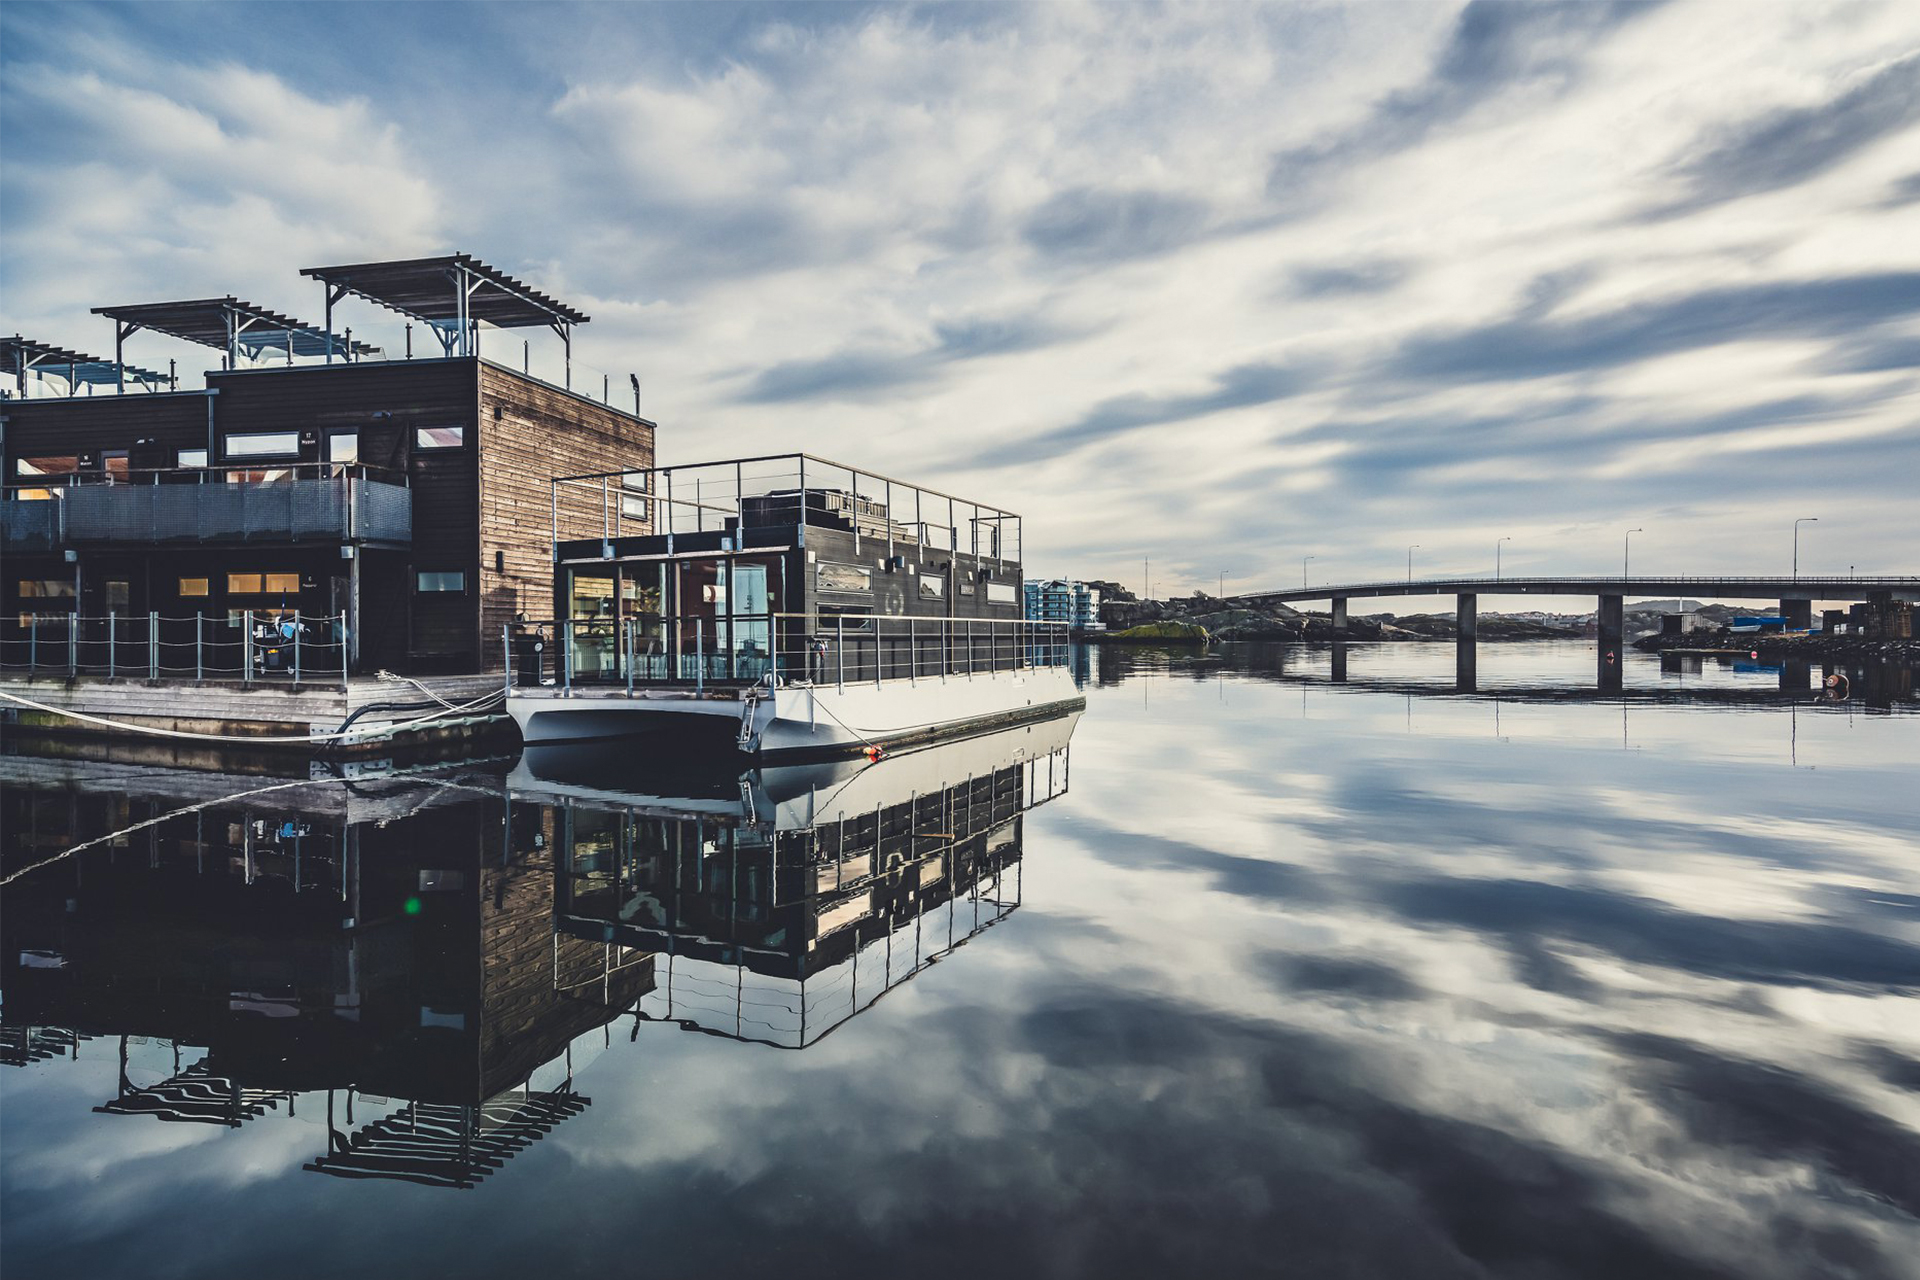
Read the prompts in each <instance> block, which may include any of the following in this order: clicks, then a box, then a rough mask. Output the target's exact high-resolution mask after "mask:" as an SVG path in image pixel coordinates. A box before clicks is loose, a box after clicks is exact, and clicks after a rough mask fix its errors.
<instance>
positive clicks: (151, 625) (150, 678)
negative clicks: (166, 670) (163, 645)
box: [147, 609, 160, 684]
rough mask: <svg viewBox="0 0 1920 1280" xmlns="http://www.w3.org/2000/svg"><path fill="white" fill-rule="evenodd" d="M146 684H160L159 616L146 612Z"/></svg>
mask: <svg viewBox="0 0 1920 1280" xmlns="http://www.w3.org/2000/svg"><path fill="white" fill-rule="evenodd" d="M147 683H148V684H159V683H160V614H159V613H158V612H157V611H156V610H152V609H149V610H148V611H147Z"/></svg>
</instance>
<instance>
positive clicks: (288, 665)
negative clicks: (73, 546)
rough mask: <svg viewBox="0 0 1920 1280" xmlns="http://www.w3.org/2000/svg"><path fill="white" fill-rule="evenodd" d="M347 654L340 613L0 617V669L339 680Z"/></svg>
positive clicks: (157, 677) (344, 675)
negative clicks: (3, 619)
mask: <svg viewBox="0 0 1920 1280" xmlns="http://www.w3.org/2000/svg"><path fill="white" fill-rule="evenodd" d="M351 659H352V651H351V644H350V642H349V637H348V634H347V619H346V615H345V614H300V613H294V612H292V611H289V610H283V609H241V610H232V611H229V612H226V613H220V614H206V613H199V614H192V615H187V616H180V615H171V614H160V613H156V612H149V613H124V614H122V613H114V614H107V615H104V616H93V615H83V614H73V613H30V614H22V615H16V616H14V617H11V618H8V619H6V620H5V621H4V622H0V671H5V672H23V673H25V674H26V675H28V676H29V677H34V676H41V675H46V676H55V677H59V676H64V677H66V678H69V679H72V678H75V677H78V676H82V675H86V676H104V677H106V678H107V679H110V680H118V679H125V680H145V681H148V682H149V683H154V684H157V683H160V682H162V681H177V680H192V681H196V682H198V681H207V680H221V681H232V680H238V681H239V682H240V683H242V684H253V683H256V682H258V683H286V684H291V685H295V686H298V685H313V684H334V683H338V684H339V685H340V686H341V687H344V686H345V685H346V683H347V679H348V670H349V667H350V665H351Z"/></svg>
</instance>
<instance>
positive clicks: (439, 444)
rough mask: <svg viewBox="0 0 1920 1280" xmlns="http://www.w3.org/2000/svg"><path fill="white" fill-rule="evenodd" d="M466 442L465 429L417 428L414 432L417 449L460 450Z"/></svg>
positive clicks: (414, 444)
mask: <svg viewBox="0 0 1920 1280" xmlns="http://www.w3.org/2000/svg"><path fill="white" fill-rule="evenodd" d="M466 442H467V429H466V428H465V427H415V428H414V431H413V447H414V448H416V449H458V448H459V447H460V446H462V445H464V444H465V443H466Z"/></svg>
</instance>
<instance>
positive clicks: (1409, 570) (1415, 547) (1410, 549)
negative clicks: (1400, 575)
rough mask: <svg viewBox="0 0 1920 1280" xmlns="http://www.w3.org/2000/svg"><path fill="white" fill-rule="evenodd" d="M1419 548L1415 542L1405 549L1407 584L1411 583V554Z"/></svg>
mask: <svg viewBox="0 0 1920 1280" xmlns="http://www.w3.org/2000/svg"><path fill="white" fill-rule="evenodd" d="M1419 546H1420V544H1419V543H1417V542H1416V543H1414V544H1413V545H1412V546H1410V547H1408V548H1407V581H1408V582H1412V581H1413V553H1414V552H1415V551H1416V550H1417V549H1418V548H1419Z"/></svg>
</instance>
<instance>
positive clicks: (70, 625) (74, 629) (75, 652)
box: [67, 599, 80, 680]
mask: <svg viewBox="0 0 1920 1280" xmlns="http://www.w3.org/2000/svg"><path fill="white" fill-rule="evenodd" d="M79 674H80V602H79V600H77V599H76V600H75V601H74V602H73V612H72V613H70V614H68V615H67V679H69V680H72V679H74V678H75V677H77V676H78V675H79Z"/></svg>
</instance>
